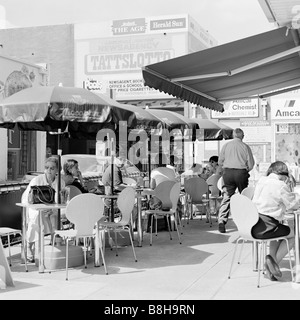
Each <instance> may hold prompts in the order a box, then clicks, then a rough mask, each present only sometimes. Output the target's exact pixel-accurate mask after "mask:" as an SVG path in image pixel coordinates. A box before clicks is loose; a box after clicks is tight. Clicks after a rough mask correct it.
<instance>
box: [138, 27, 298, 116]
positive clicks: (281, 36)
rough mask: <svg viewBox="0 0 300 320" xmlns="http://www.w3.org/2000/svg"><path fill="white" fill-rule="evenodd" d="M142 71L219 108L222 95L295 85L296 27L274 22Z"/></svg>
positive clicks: (154, 83)
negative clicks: (268, 27) (252, 33)
mask: <svg viewBox="0 0 300 320" xmlns="http://www.w3.org/2000/svg"><path fill="white" fill-rule="evenodd" d="M142 71H143V77H144V82H145V85H147V86H149V87H151V88H154V89H158V90H160V91H163V92H165V93H168V94H170V95H173V96H175V97H177V98H180V99H183V100H185V101H188V102H191V103H194V104H196V105H200V106H202V107H205V108H209V109H211V110H215V111H220V112H223V111H224V109H223V104H222V101H226V100H236V99H243V98H250V97H254V96H260V97H263V94H267V93H270V92H271V91H272V92H273V91H274V90H280V89H283V88H288V90H294V89H296V88H298V87H299V85H300V37H299V30H296V29H288V28H286V27H282V28H278V29H275V30H272V31H268V32H265V33H261V34H258V35H255V36H252V37H248V38H245V39H242V40H238V41H234V42H230V43H227V44H224V45H220V46H216V47H213V48H209V49H205V50H202V51H198V52H195V53H191V54H187V55H184V56H181V57H178V58H174V59H170V60H166V61H163V62H159V63H156V64H151V65H148V66H145V67H144V68H143V70H142Z"/></svg>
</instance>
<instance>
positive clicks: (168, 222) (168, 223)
mask: <svg viewBox="0 0 300 320" xmlns="http://www.w3.org/2000/svg"><path fill="white" fill-rule="evenodd" d="M169 217H170V215H166V219H167V225H168V231H169V236H170V240H172V233H171V227H170V221H169Z"/></svg>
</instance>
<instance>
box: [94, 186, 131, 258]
mask: <svg viewBox="0 0 300 320" xmlns="http://www.w3.org/2000/svg"><path fill="white" fill-rule="evenodd" d="M134 203H135V190H134V189H133V188H132V187H126V188H124V189H123V190H122V191H121V192H120V193H119V196H118V199H117V207H118V208H119V210H120V212H121V220H120V221H119V222H110V221H106V220H107V218H106V217H102V218H101V219H100V221H99V227H100V228H103V229H104V230H107V231H108V234H109V236H110V231H113V232H114V234H115V249H116V255H117V256H118V241H117V237H118V236H117V234H118V232H122V231H127V232H128V234H129V238H130V243H131V247H132V251H133V255H134V260H135V262H137V258H136V254H135V250H134V246H133V240H132V235H131V222H132V219H131V218H132V216H131V214H132V210H133V207H134Z"/></svg>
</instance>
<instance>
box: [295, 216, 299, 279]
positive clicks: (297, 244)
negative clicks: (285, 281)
mask: <svg viewBox="0 0 300 320" xmlns="http://www.w3.org/2000/svg"><path fill="white" fill-rule="evenodd" d="M294 215H295V263H296V268H295V272H296V274H295V282H300V252H299V249H300V246H299V214H297V213H295V214H294Z"/></svg>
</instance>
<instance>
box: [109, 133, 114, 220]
mask: <svg viewBox="0 0 300 320" xmlns="http://www.w3.org/2000/svg"><path fill="white" fill-rule="evenodd" d="M113 142H114V139H113V138H112V139H111V142H110V146H111V149H110V150H111V151H110V152H111V195H114V151H113ZM114 220H115V212H114V199H113V198H112V199H111V202H110V221H111V222H114Z"/></svg>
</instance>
